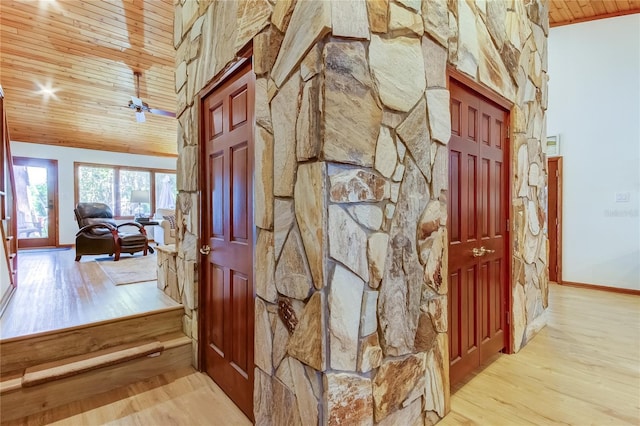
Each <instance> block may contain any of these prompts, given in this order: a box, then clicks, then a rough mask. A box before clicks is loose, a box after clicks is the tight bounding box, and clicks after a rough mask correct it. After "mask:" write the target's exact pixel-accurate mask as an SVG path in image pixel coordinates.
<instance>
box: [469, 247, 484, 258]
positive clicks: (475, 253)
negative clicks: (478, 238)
mask: <svg viewBox="0 0 640 426" xmlns="http://www.w3.org/2000/svg"><path fill="white" fill-rule="evenodd" d="M483 249H484V247H481V248H475V247H474V248H473V250H471V252H472V253H473V257H482V256H484V255H485V253H484V250H483Z"/></svg>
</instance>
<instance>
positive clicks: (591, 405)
mask: <svg viewBox="0 0 640 426" xmlns="http://www.w3.org/2000/svg"><path fill="white" fill-rule="evenodd" d="M548 314H549V317H548V325H547V327H545V328H544V329H543V330H542V331H541V332H540V333H539V334H538V335H537V336H536V337H535V338H534V339H533V340H532V341H531V342H529V344H528V345H527V346H525V348H524V349H522V350H521V351H520V352H518V353H517V354H515V355H499V356H498V358H497V359H496V360H495V362H493V363H491V364H489V365H488V366H487V367H486V368H484V369H483V370H481V371H479V372H478V373H477V374H476V375H475V377H472V378H471V379H469V380H467V382H466V383H464V384H463V385H462V387H461V388H460V389H458V390H457V391H456V392H455V393H454V394H453V396H452V399H451V413H450V414H449V415H448V416H447V417H446V418H445V419H444V421H443V422H441V423H440V424H441V425H442V426H448V425H530V424H533V425H552V424H570V425H605V424H606V425H640V297H638V296H633V295H625V294H618V293H610V292H603V291H597V290H590V289H581V288H572V287H562V286H558V285H555V284H553V285H551V292H550V309H549V311H548Z"/></svg>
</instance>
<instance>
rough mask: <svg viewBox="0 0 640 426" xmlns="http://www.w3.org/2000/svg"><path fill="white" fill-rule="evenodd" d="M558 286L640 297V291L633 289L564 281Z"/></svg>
mask: <svg viewBox="0 0 640 426" xmlns="http://www.w3.org/2000/svg"><path fill="white" fill-rule="evenodd" d="M558 284H559V285H564V286H567V287H579V288H588V289H591V290H599V291H608V292H610V293H622V294H633V295H634V296H640V290H635V289H633V288H620V287H607V286H606V285H595V284H586V283H575V282H572V281H562V282H560V283H558Z"/></svg>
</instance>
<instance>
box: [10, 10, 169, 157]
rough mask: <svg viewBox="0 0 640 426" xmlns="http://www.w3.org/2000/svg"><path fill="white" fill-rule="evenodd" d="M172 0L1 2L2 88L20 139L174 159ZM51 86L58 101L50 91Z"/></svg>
mask: <svg viewBox="0 0 640 426" xmlns="http://www.w3.org/2000/svg"><path fill="white" fill-rule="evenodd" d="M173 13H174V9H173V1H172V0H153V1H142V0H115V1H114V0H112V1H98V0H58V1H53V0H38V1H34V0H28V1H17V0H0V26H1V27H2V29H1V33H0V37H1V38H0V54H1V55H2V62H1V65H2V73H1V74H0V84H2V86H3V88H4V89H5V96H6V104H5V105H6V107H7V118H8V122H9V131H10V137H11V139H12V140H16V141H24V142H35V143H44V144H53V145H64V146H73V147H80V148H90V149H104V150H110V151H119V152H127V153H137V154H152V155H175V154H176V132H177V120H176V119H174V118H169V117H164V116H159V115H154V114H149V113H146V114H145V117H146V122H144V123H138V122H136V117H135V111H133V110H131V109H129V108H128V107H127V105H128V103H129V101H130V100H131V96H132V95H134V96H135V95H136V90H135V83H134V71H138V72H141V78H140V98H142V100H143V101H145V102H147V103H148V104H149V106H150V107H152V108H157V109H162V110H168V111H172V112H175V110H176V94H175V87H174V82H173V81H174V79H173V75H174V67H175V65H174V58H175V51H174V48H173ZM47 86H48V87H51V88H52V89H54V90H55V94H54V95H51V96H49V98H48V99H47V96H45V95H43V94H42V93H41V89H42V87H47Z"/></svg>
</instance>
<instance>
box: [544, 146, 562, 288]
mask: <svg viewBox="0 0 640 426" xmlns="http://www.w3.org/2000/svg"><path fill="white" fill-rule="evenodd" d="M547 172H548V173H549V182H548V184H547V187H548V190H549V192H548V194H547V198H548V203H549V207H548V208H549V213H548V214H549V219H548V225H547V226H548V228H549V229H548V232H549V234H548V235H549V281H554V282H556V283H558V284H562V157H551V158H549V160H548V168H547Z"/></svg>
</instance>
